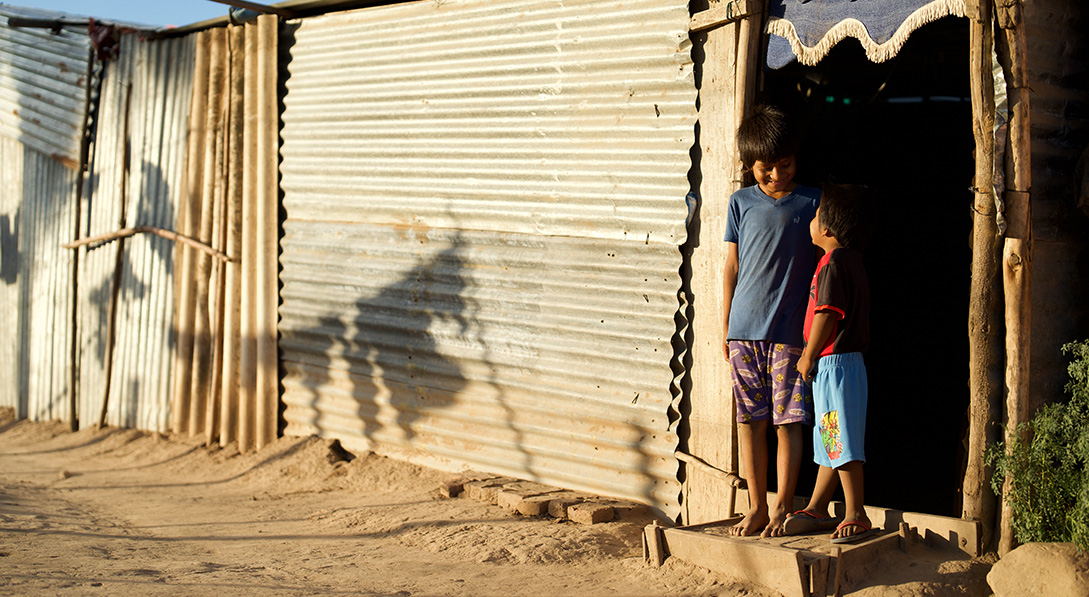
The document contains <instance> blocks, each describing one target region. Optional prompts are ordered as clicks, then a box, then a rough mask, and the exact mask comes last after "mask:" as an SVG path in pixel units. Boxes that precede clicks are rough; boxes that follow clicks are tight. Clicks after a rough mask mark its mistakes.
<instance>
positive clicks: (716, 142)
mask: <svg viewBox="0 0 1089 597" xmlns="http://www.w3.org/2000/svg"><path fill="white" fill-rule="evenodd" d="M706 36H707V37H706V41H705V42H704V51H705V56H706V58H705V60H704V62H703V65H702V67H703V73H702V79H701V88H700V116H699V118H700V122H699V126H700V152H701V157H700V161H699V163H700V170H701V176H702V180H701V182H700V203H699V206H698V210H697V211H696V213H695V215H694V218H693V222H692V227H691V230H690V233H691V238H690V240H689V242H688V244H687V245H686V247H685V249H686V250H690V251H691V256H690V260H691V267H692V276H691V289H692V300H691V303H692V310H691V313H692V317H691V321H690V327H691V330H692V333H691V340H690V344H689V346H688V350H689V352H690V354H691V359H692V361H691V381H692V388H691V392H690V394H689V396H690V403H691V412H690V414H689V415H688V421H689V428H690V435H689V437H688V446H687V450H686V452H687V453H689V454H692V455H694V456H697V457H699V458H700V459H701V460H703V461H705V462H707V463H708V464H710V465H712V466H714V467H715V468H717V469H721V470H725V471H731V472H732V471H737V470H738V462H737V447H736V446H737V438H736V435H735V429H734V425H735V424H734V417H735V416H736V415H735V412H734V411H735V408H734V404H733V401H732V400H730V399H729V398H728V397H727V394H726V386H725V384H726V379H727V377H726V375H727V369H726V361H725V359H724V358H723V356H722V265H723V263H724V261H725V243H723V242H722V238H723V235H724V234H725V230H726V208H727V204H728V200H729V197H730V195H731V194H732V193H733V192H734V191H735V190H736V189H737V183H736V182H735V174H734V172H735V170H736V168H735V162H737V147H736V145H737V143H736V138H735V131H736V128H737V125H736V123H735V121H734V61H735V59H736V53H735V48H736V43H737V28H736V27H721V28H718V29H713V30H711V31H708V32H707V34H706ZM685 471H686V477H685V488H684V503H683V509H682V521H683V522H684V523H685V524H694V523H699V522H707V521H713V520H721V519H723V518H726V517H728V516H729V514H730V513H729V512H727V511H726V510H727V506H728V501H729V494H730V491H731V490H730V487H729V485H728V483H726V482H725V481H723V480H722V479H721V478H717V477H716V475H713V474H710V473H707V472H706V471H704V470H701V469H699V468H698V467H693V466H686V467H685Z"/></svg>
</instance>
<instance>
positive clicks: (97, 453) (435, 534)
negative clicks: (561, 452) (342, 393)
mask: <svg viewBox="0 0 1089 597" xmlns="http://www.w3.org/2000/svg"><path fill="white" fill-rule="evenodd" d="M449 478H450V474H449V473H444V472H439V471H434V470H430V469H426V468H422V467H418V466H414V465H410V464H406V463H402V462H398V461H394V460H391V459H388V458H384V457H381V456H378V455H374V454H362V455H358V456H357V457H355V458H353V459H351V460H350V461H345V460H344V459H343V458H341V457H340V452H338V450H336V449H333V448H331V442H329V441H327V440H321V439H317V438H282V439H280V440H278V441H277V442H276V443H274V444H273V445H271V446H267V447H266V448H264V449H263V450H261V451H260V452H258V453H249V454H239V453H238V452H237V450H235V449H233V448H231V447H228V448H225V449H219V448H207V447H205V446H204V445H203V441H202V440H201V439H200V438H177V437H167V436H163V435H159V434H149V433H145V432H140V431H134V430H122V429H104V430H84V431H80V432H77V433H69V432H68V431H67V429H66V426H65V425H63V424H60V423H30V422H27V421H14V420H13V418H12V415H11V411H10V409H0V593H4V594H20V595H46V594H48V595H217V594H231V595H235V594H251V593H260V594H263V595H314V594H349V595H391V596H394V595H395V596H411V595H474V596H475V595H549V596H551V595H594V596H599V595H750V596H753V597H763V596H766V595H769V593H767V592H765V591H761V590H760V589H759V588H757V587H755V586H753V585H750V584H747V583H745V582H743V581H741V580H739V579H736V578H731V577H729V576H725V575H722V574H718V573H714V572H711V571H708V570H704V569H702V568H698V567H695V566H692V565H689V564H686V563H684V562H681V561H679V560H677V559H676V558H670V559H668V560H667V561H666V564H665V565H664V566H663V567H661V568H654V567H650V566H648V565H646V564H644V562H643V558H642V543H641V533H642V530H643V527H644V526H645V525H646V524H648V523H649V519H648V518H646V516H640V515H637V514H629V515H627V517H626V518H621V519H620V520H618V521H614V522H610V523H606V524H598V525H593V526H583V525H578V524H574V523H571V522H568V521H563V522H560V521H557V520H555V519H550V518H543V519H536V518H522V517H518V516H516V515H514V514H512V513H510V512H508V511H507V510H505V509H502V508H499V507H498V506H493V505H489V504H485V503H482V502H478V501H475V500H472V499H469V498H455V499H448V498H442V497H441V496H440V495H439V493H438V487H439V484H440V483H441V482H442V481H443V480H446V479H449ZM913 556H914V557H913V558H912V560H911V561H907V560H905V559H902V558H901V559H897V560H896V561H888V562H881V563H879V564H878V565H877V566H876V567H875V569H874V570H869V571H866V574H863V575H859V576H860V578H857V579H851V584H850V585H849V586H848V589H849V591H848V593H847V594H849V595H857V596H867V597H891V596H894V595H984V594H986V583H985V581H983V578H984V576H985V575H986V572H987V570H988V569H989V564H988V562H987V561H986V560H985V559H981V560H964V559H958V558H956V557H955V556H953V555H952V554H941V553H929V552H927V553H922V554H919V553H916V554H913Z"/></svg>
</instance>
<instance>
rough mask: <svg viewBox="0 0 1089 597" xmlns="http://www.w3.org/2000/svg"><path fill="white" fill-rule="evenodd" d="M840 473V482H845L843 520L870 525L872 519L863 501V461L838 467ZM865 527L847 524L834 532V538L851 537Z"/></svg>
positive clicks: (853, 461) (855, 461)
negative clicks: (867, 513) (867, 514)
mask: <svg viewBox="0 0 1089 597" xmlns="http://www.w3.org/2000/svg"><path fill="white" fill-rule="evenodd" d="M836 472H837V473H839V480H840V483H842V484H843V501H844V514H843V520H845V521H848V520H857V521H858V522H862V523H865V524H866V526H870V524H871V523H870V519H869V517H868V516H866V508H865V506H864V504H863V502H862V461H861V460H852V461H851V462H848V463H847V464H844V465H843V466H841V467H839V468H838V469H836ZM864 530H865V529H863V528H859V527H857V526H853V525H846V526H843V527H842V528H840V529H838V530H837V531H836V532H835V533H833V534H832V538H836V537H850V536H851V535H855V534H857V533H861V532H863V531H864Z"/></svg>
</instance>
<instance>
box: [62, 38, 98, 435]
mask: <svg viewBox="0 0 1089 597" xmlns="http://www.w3.org/2000/svg"><path fill="white" fill-rule="evenodd" d="M94 69H95V52H94V50H93V49H92V50H91V51H90V52H88V54H87V76H86V78H84V85H86V90H85V94H84V99H83V121H82V124H81V125H80V130H81V131H82V133H81V137H80V142H79V166H78V167H77V169H76V176H75V178H76V202H75V210H76V213H75V226H74V234H73V235H74V236H75V237H76V238H79V235H80V233H81V232H82V228H83V203H84V197H83V184H84V174H85V173H86V172H87V158H88V155H89V153H90V144H91V134H90V131H89V130H88V124H89V123H90V118H91V101H92V97H91V91H92V88H93V87H94ZM70 296H71V297H72V301H71V303H70V305H71V310H70V316H71V317H70V320H69V324H70V326H71V327H70V328H69V330H68V333H69V334H70V336H69V344H68V429H69V430H70V431H77V430H79V408H78V406H77V405H78V403H79V251H76V252H75V253H73V254H72V289H71V295H70Z"/></svg>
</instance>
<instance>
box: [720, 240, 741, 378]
mask: <svg viewBox="0 0 1089 597" xmlns="http://www.w3.org/2000/svg"><path fill="white" fill-rule="evenodd" d="M738 267H739V266H738V262H737V243H729V242H728V243H726V264H725V265H724V266H723V267H722V356H723V357H725V358H726V360H727V361H728V360H730V348H729V345H728V344H727V340H726V339H727V338H728V337H729V334H730V309H731V307H732V306H733V303H734V289H736V288H737V271H738Z"/></svg>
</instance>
